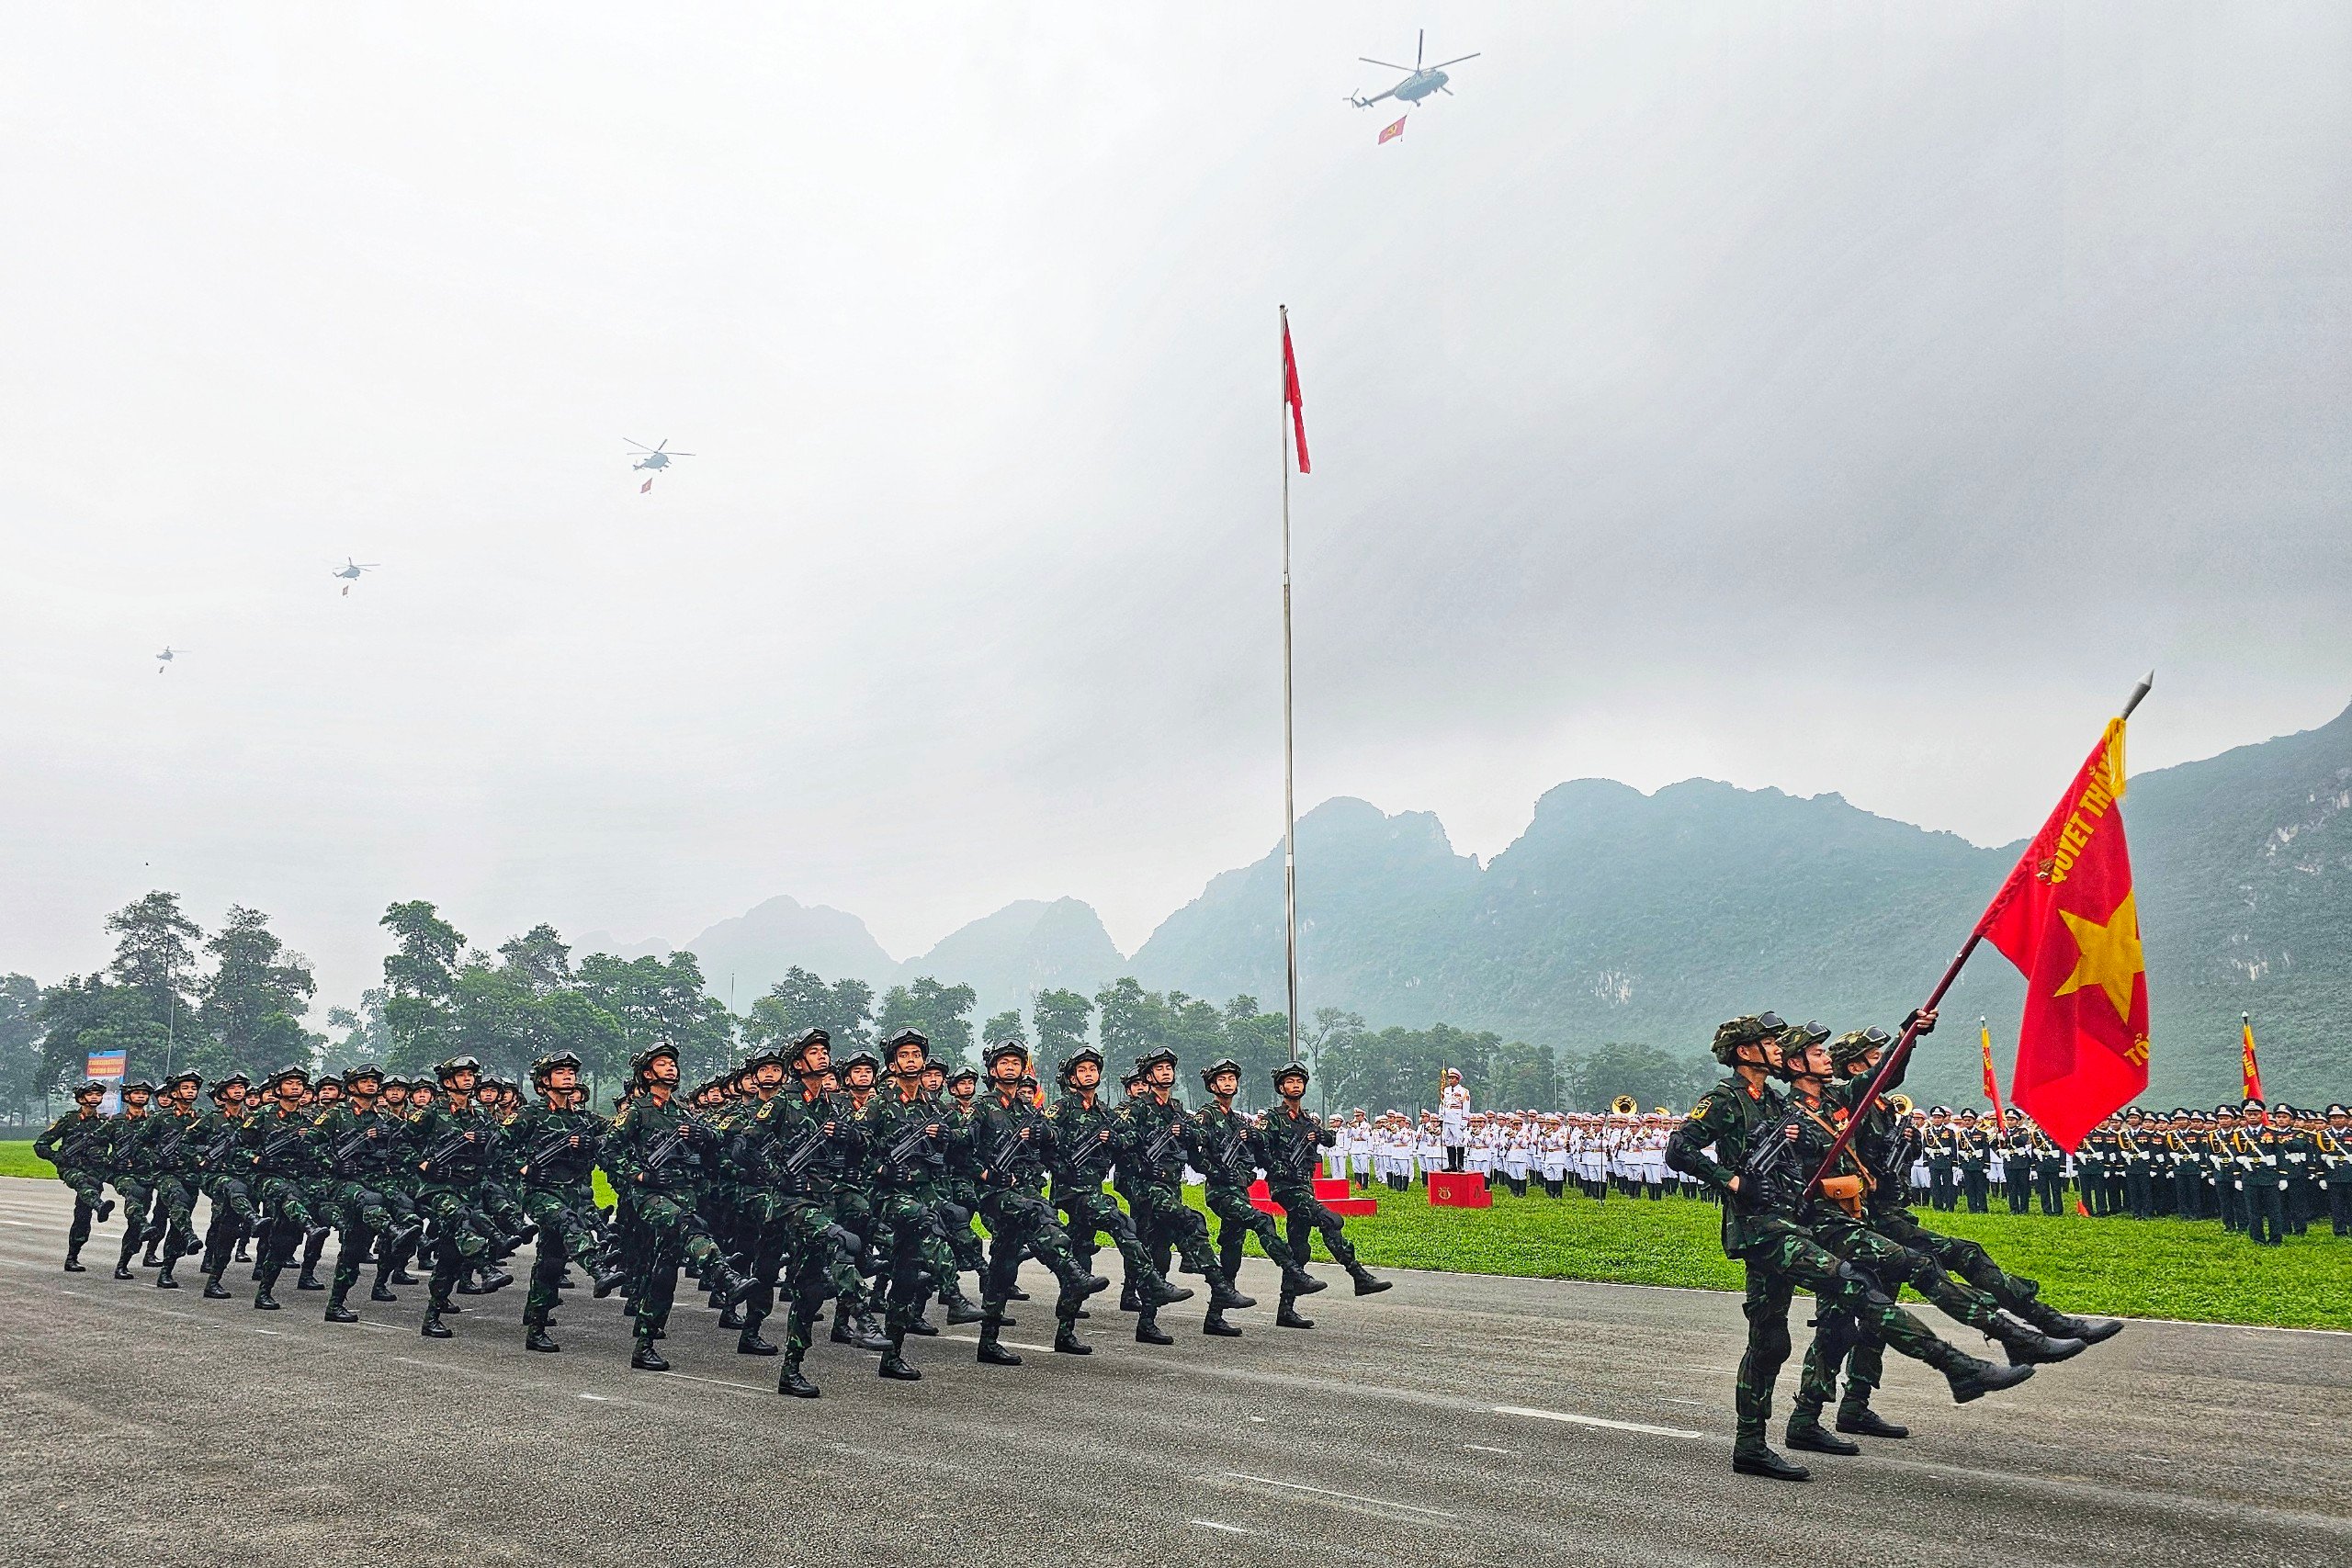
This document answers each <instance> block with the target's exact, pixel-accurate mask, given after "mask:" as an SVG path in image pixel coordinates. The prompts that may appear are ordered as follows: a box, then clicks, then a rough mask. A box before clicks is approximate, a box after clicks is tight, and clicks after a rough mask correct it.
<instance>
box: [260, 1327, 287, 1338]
mask: <svg viewBox="0 0 2352 1568" xmlns="http://www.w3.org/2000/svg"><path fill="white" fill-rule="evenodd" d="M254 1333H255V1334H266V1335H268V1336H269V1337H271V1338H272V1339H283V1338H285V1337H286V1331H285V1330H284V1329H282V1328H256V1329H254Z"/></svg>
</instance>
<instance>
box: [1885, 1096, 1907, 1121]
mask: <svg viewBox="0 0 2352 1568" xmlns="http://www.w3.org/2000/svg"><path fill="white" fill-rule="evenodd" d="M1886 1103H1887V1107H1888V1109H1890V1110H1892V1111H1894V1113H1895V1114H1896V1115H1897V1116H1901V1117H1906V1118H1907V1117H1908V1116H1909V1115H1910V1114H1911V1097H1910V1096H1909V1095H1907V1094H1890V1095H1888V1096H1887V1097H1886Z"/></svg>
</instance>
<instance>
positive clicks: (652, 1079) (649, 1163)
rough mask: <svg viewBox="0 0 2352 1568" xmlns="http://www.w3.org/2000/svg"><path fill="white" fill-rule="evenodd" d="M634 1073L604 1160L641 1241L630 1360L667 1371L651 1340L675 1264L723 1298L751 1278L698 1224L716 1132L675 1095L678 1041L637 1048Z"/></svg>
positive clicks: (672, 1288) (665, 1312) (673, 1290)
mask: <svg viewBox="0 0 2352 1568" xmlns="http://www.w3.org/2000/svg"><path fill="white" fill-rule="evenodd" d="M631 1077H632V1079H633V1081H634V1082H635V1084H636V1085H637V1087H638V1088H639V1089H640V1090H641V1091H642V1092H640V1093H639V1094H638V1095H636V1096H634V1097H633V1098H632V1099H631V1100H629V1102H628V1106H627V1107H626V1108H625V1109H624V1110H623V1111H621V1113H620V1115H619V1116H618V1117H616V1119H615V1120H614V1122H613V1130H612V1132H611V1134H609V1135H608V1136H607V1137H606V1138H605V1145H604V1149H605V1158H604V1165H605V1171H606V1173H607V1174H609V1175H610V1176H611V1177H612V1180H613V1187H614V1189H615V1190H616V1191H627V1192H628V1196H629V1201H630V1204H631V1207H632V1208H633V1210H634V1212H635V1215H636V1222H637V1224H638V1227H639V1231H640V1232H641V1235H642V1245H643V1247H644V1248H645V1252H644V1257H643V1258H642V1259H641V1272H640V1274H639V1279H638V1280H637V1294H636V1297H635V1309H636V1310H635V1317H636V1333H635V1348H634V1349H632V1350H631V1351H630V1353H629V1360H628V1364H629V1366H630V1367H631V1368H633V1369H634V1370H636V1371H641V1372H666V1371H669V1370H670V1363H669V1362H668V1361H667V1360H665V1359H662V1353H661V1352H660V1351H659V1350H656V1349H655V1348H653V1342H654V1341H655V1340H656V1339H658V1338H662V1337H664V1329H665V1328H666V1326H667V1325H668V1323H669V1319H670V1308H671V1304H672V1303H673V1300H674V1299H675V1297H676V1295H677V1290H678V1269H679V1267H680V1265H681V1264H685V1265H689V1266H691V1267H692V1268H693V1269H694V1270H695V1276H696V1277H697V1278H699V1279H700V1280H703V1281H704V1282H705V1283H706V1284H708V1285H710V1286H711V1287H712V1288H713V1289H715V1290H717V1291H718V1292H719V1294H720V1296H721V1297H722V1298H723V1301H724V1303H725V1304H728V1305H732V1304H733V1303H737V1302H740V1301H741V1300H742V1299H743V1298H744V1297H746V1296H748V1295H750V1294H751V1293H752V1281H751V1280H748V1279H745V1278H744V1277H743V1276H741V1275H740V1274H738V1273H736V1272H735V1270H734V1269H733V1268H732V1267H730V1266H729V1263H728V1261H727V1259H726V1257H725V1256H724V1255H723V1254H722V1253H721V1252H720V1251H719V1249H718V1243H717V1242H715V1241H713V1240H712V1239H711V1237H710V1234H709V1232H708V1230H707V1228H706V1227H705V1226H704V1224H703V1221H702V1218H701V1213H700V1210H699V1206H698V1205H697V1203H696V1201H695V1179H696V1177H697V1174H698V1172H699V1170H700V1168H701V1162H702V1158H703V1156H704V1155H705V1154H706V1153H707V1152H708V1151H710V1150H711V1149H713V1148H714V1147H715V1146H716V1145H717V1137H716V1134H713V1133H712V1132H711V1130H710V1129H709V1128H708V1127H707V1126H706V1125H705V1124H704V1123H703V1122H702V1121H701V1120H700V1119H699V1118H698V1117H696V1116H695V1114H694V1112H693V1111H690V1110H688V1109H687V1108H686V1106H684V1104H682V1103H681V1102H680V1101H679V1100H678V1099H677V1091H678V1053H677V1051H676V1049H675V1048H674V1047H673V1046H670V1045H666V1044H663V1045H655V1046H653V1047H651V1048H650V1049H649V1050H647V1051H645V1052H643V1053H641V1054H640V1055H639V1057H638V1059H637V1065H636V1070H635V1072H634V1073H633V1074H632V1075H631Z"/></svg>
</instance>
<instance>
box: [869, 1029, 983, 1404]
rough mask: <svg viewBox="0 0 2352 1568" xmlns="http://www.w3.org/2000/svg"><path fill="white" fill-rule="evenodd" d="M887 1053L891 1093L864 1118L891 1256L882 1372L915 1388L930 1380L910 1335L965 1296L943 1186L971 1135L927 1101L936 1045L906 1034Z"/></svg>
mask: <svg viewBox="0 0 2352 1568" xmlns="http://www.w3.org/2000/svg"><path fill="white" fill-rule="evenodd" d="M882 1048H883V1049H884V1050H885V1051H886V1052H888V1054H889V1061H890V1079H891V1087H890V1088H889V1089H885V1090H880V1091H877V1092H876V1093H875V1094H874V1095H873V1096H872V1097H871V1099H870V1100H868V1102H867V1103H866V1105H865V1110H864V1111H863V1114H864V1117H865V1136H866V1139H867V1142H868V1144H869V1146H870V1147H871V1148H872V1149H873V1151H874V1154H875V1156H876V1159H875V1165H874V1234H875V1237H876V1240H875V1247H876V1251H877V1252H881V1253H883V1255H884V1260H885V1264H886V1268H887V1270H888V1292H887V1294H886V1295H885V1297H884V1313H883V1316H884V1324H885V1325H886V1327H887V1328H888V1332H889V1348H888V1350H886V1351H885V1352H884V1353H883V1356H882V1364H881V1366H880V1367H879V1368H877V1369H876V1371H877V1372H878V1374H879V1375H880V1376H882V1377H886V1378H890V1379H893V1380H896V1381H899V1382H917V1381H919V1380H920V1379H921V1378H922V1372H920V1371H916V1369H915V1367H914V1364H913V1363H912V1362H910V1361H909V1360H908V1359H907V1356H906V1344H907V1335H908V1334H909V1333H910V1332H911V1331H912V1329H913V1325H914V1323H915V1320H916V1318H917V1317H919V1316H920V1315H921V1314H922V1309H923V1304H924V1303H926V1302H928V1301H930V1299H931V1296H932V1292H934V1291H937V1292H943V1293H956V1292H960V1290H961V1286H960V1284H959V1282H958V1281H957V1280H956V1255H955V1254H954V1253H953V1252H951V1251H949V1250H948V1247H947V1237H946V1235H945V1234H944V1233H943V1232H942V1231H941V1230H940V1228H939V1183H940V1181H941V1180H942V1179H944V1176H945V1174H946V1169H947V1151H948V1147H949V1144H950V1142H951V1140H957V1139H961V1138H963V1137H965V1136H967V1135H968V1134H967V1131H966V1130H965V1129H963V1128H961V1127H957V1126H952V1125H950V1123H949V1121H948V1115H947V1112H946V1111H944V1110H942V1109H941V1108H940V1107H939V1106H937V1105H935V1104H933V1102H932V1101H931V1100H926V1099H924V1098H923V1094H922V1075H923V1069H924V1067H925V1066H927V1065H928V1064H929V1062H930V1060H931V1040H930V1037H929V1036H927V1035H925V1034H924V1033H923V1032H922V1031H921V1030H916V1029H902V1030H900V1031H899V1032H897V1033H896V1034H893V1035H891V1036H890V1038H889V1039H888V1040H886V1041H884V1042H883V1043H882ZM852 1062H853V1065H854V1062H855V1058H852ZM853 1088H854V1085H853ZM1016 1257H1017V1254H1016Z"/></svg>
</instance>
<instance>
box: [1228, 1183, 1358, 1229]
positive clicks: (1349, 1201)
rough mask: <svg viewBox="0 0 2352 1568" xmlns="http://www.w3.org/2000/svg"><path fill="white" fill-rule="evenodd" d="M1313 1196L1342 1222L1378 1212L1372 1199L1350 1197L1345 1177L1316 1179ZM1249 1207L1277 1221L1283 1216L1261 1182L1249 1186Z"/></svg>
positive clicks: (1279, 1207)
mask: <svg viewBox="0 0 2352 1568" xmlns="http://www.w3.org/2000/svg"><path fill="white" fill-rule="evenodd" d="M1315 1196H1316V1198H1317V1201H1320V1202H1321V1203H1322V1205H1323V1206H1324V1207H1325V1208H1327V1209H1329V1210H1330V1211H1331V1212H1332V1213H1335V1214H1337V1215H1339V1216H1340V1218H1341V1219H1343V1220H1353V1219H1361V1218H1363V1216H1364V1215H1366V1214H1374V1213H1379V1212H1380V1205H1379V1204H1378V1203H1377V1202H1375V1201H1373V1200H1372V1199H1370V1198H1356V1197H1351V1196H1350V1195H1349V1188H1348V1183H1347V1179H1346V1178H1345V1177H1330V1176H1318V1177H1317V1178H1316V1179H1315ZM1250 1207H1251V1208H1253V1209H1256V1210H1257V1211H1258V1212H1259V1213H1266V1214H1272V1215H1273V1216H1274V1217H1275V1218H1277V1219H1280V1218H1281V1217H1282V1215H1283V1206H1282V1205H1281V1204H1280V1203H1277V1202H1275V1201H1274V1200H1273V1197H1272V1194H1270V1193H1269V1192H1267V1190H1266V1184H1265V1183H1264V1182H1263V1181H1253V1182H1251V1183H1250Z"/></svg>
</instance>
